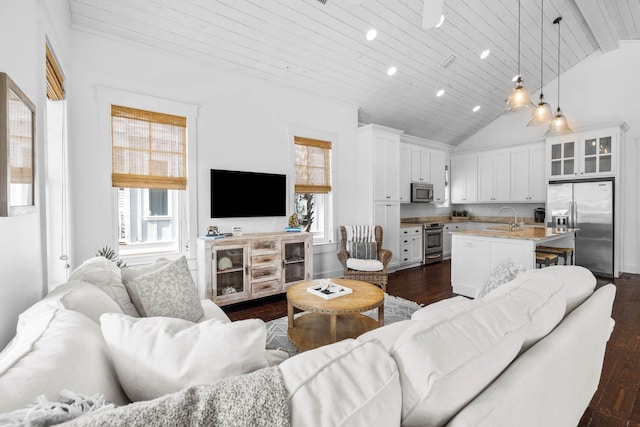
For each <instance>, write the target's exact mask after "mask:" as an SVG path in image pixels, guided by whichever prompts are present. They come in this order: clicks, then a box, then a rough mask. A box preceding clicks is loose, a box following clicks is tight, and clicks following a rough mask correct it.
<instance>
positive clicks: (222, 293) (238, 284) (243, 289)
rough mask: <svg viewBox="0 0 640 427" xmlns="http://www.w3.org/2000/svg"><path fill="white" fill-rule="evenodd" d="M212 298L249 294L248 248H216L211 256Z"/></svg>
mask: <svg viewBox="0 0 640 427" xmlns="http://www.w3.org/2000/svg"><path fill="white" fill-rule="evenodd" d="M211 269H212V278H213V286H212V288H213V289H212V294H213V295H212V297H213V298H214V300H215V299H218V298H222V299H223V298H232V297H237V296H240V295H239V294H241V295H246V294H247V286H246V284H247V280H246V274H247V262H246V248H245V247H243V246H238V247H221V248H215V249H214V250H213V252H212V254H211Z"/></svg>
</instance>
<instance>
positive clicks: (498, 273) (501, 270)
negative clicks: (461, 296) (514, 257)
mask: <svg viewBox="0 0 640 427" xmlns="http://www.w3.org/2000/svg"><path fill="white" fill-rule="evenodd" d="M525 271H526V269H525V268H524V267H523V266H522V265H521V264H516V263H514V262H513V261H511V258H507V259H505V260H504V261H502V262H501V263H500V264H498V265H497V266H496V268H494V269H493V271H492V272H491V274H489V277H487V280H485V282H484V284H483V285H482V286H481V287H480V289H478V292H477V293H476V296H475V297H476V298H482V297H483V296H485V295H487V294H489V292H491V291H492V290H494V289H496V288H497V287H499V286H500V285H502V284H504V283H507V282H509V281H511V280H513V279H515V278H516V277H517V276H518V275H519V274H520V273H523V272H525Z"/></svg>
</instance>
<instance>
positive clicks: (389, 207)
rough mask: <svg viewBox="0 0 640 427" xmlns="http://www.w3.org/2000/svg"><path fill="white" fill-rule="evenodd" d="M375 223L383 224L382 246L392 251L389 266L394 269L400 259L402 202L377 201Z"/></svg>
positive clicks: (374, 214)
mask: <svg viewBox="0 0 640 427" xmlns="http://www.w3.org/2000/svg"><path fill="white" fill-rule="evenodd" d="M373 223H374V224H375V225H380V226H382V247H383V248H384V249H388V250H390V251H391V253H392V257H391V261H389V264H388V266H387V267H388V268H390V269H394V268H396V267H397V266H398V262H399V260H400V256H399V254H400V249H399V248H400V245H399V241H400V203H399V202H382V201H378V202H375V204H374V210H373Z"/></svg>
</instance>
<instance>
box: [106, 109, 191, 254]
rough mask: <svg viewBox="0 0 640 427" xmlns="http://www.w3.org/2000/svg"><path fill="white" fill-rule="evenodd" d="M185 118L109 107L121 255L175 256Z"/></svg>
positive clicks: (178, 244)
mask: <svg viewBox="0 0 640 427" xmlns="http://www.w3.org/2000/svg"><path fill="white" fill-rule="evenodd" d="M186 125H187V122H186V118H185V117H180V116H173V115H169V114H163V113H157V112H152V111H146V110H138V109H133V108H128V107H122V106H118V105H112V106H111V139H112V144H111V147H112V149H111V150H112V153H111V156H112V162H111V163H112V175H111V181H112V186H113V187H115V188H117V204H118V243H119V247H120V248H119V249H120V254H121V255H125V256H126V255H133V254H145V253H150V252H179V251H180V248H181V247H182V244H181V235H182V234H183V233H182V231H181V228H182V222H183V218H182V215H181V214H182V212H183V206H184V193H185V189H186V186H187V176H186V169H187V153H186V150H187V143H186Z"/></svg>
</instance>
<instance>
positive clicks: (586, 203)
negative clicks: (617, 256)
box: [547, 180, 614, 277]
mask: <svg viewBox="0 0 640 427" xmlns="http://www.w3.org/2000/svg"><path fill="white" fill-rule="evenodd" d="M613 194H614V193H613V181H612V180H593V181H580V182H578V181H574V182H566V181H552V182H549V188H548V189H547V226H549V227H563V226H564V227H570V228H577V229H578V231H577V232H576V240H575V245H576V247H575V252H574V256H575V264H576V265H581V266H583V267H586V268H588V269H589V270H591V271H592V272H593V273H594V274H598V275H601V276H606V277H613V265H614V264H613V259H614V258H613V248H614V241H613V229H614V228H613V219H614V215H613V206H614V200H613Z"/></svg>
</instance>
